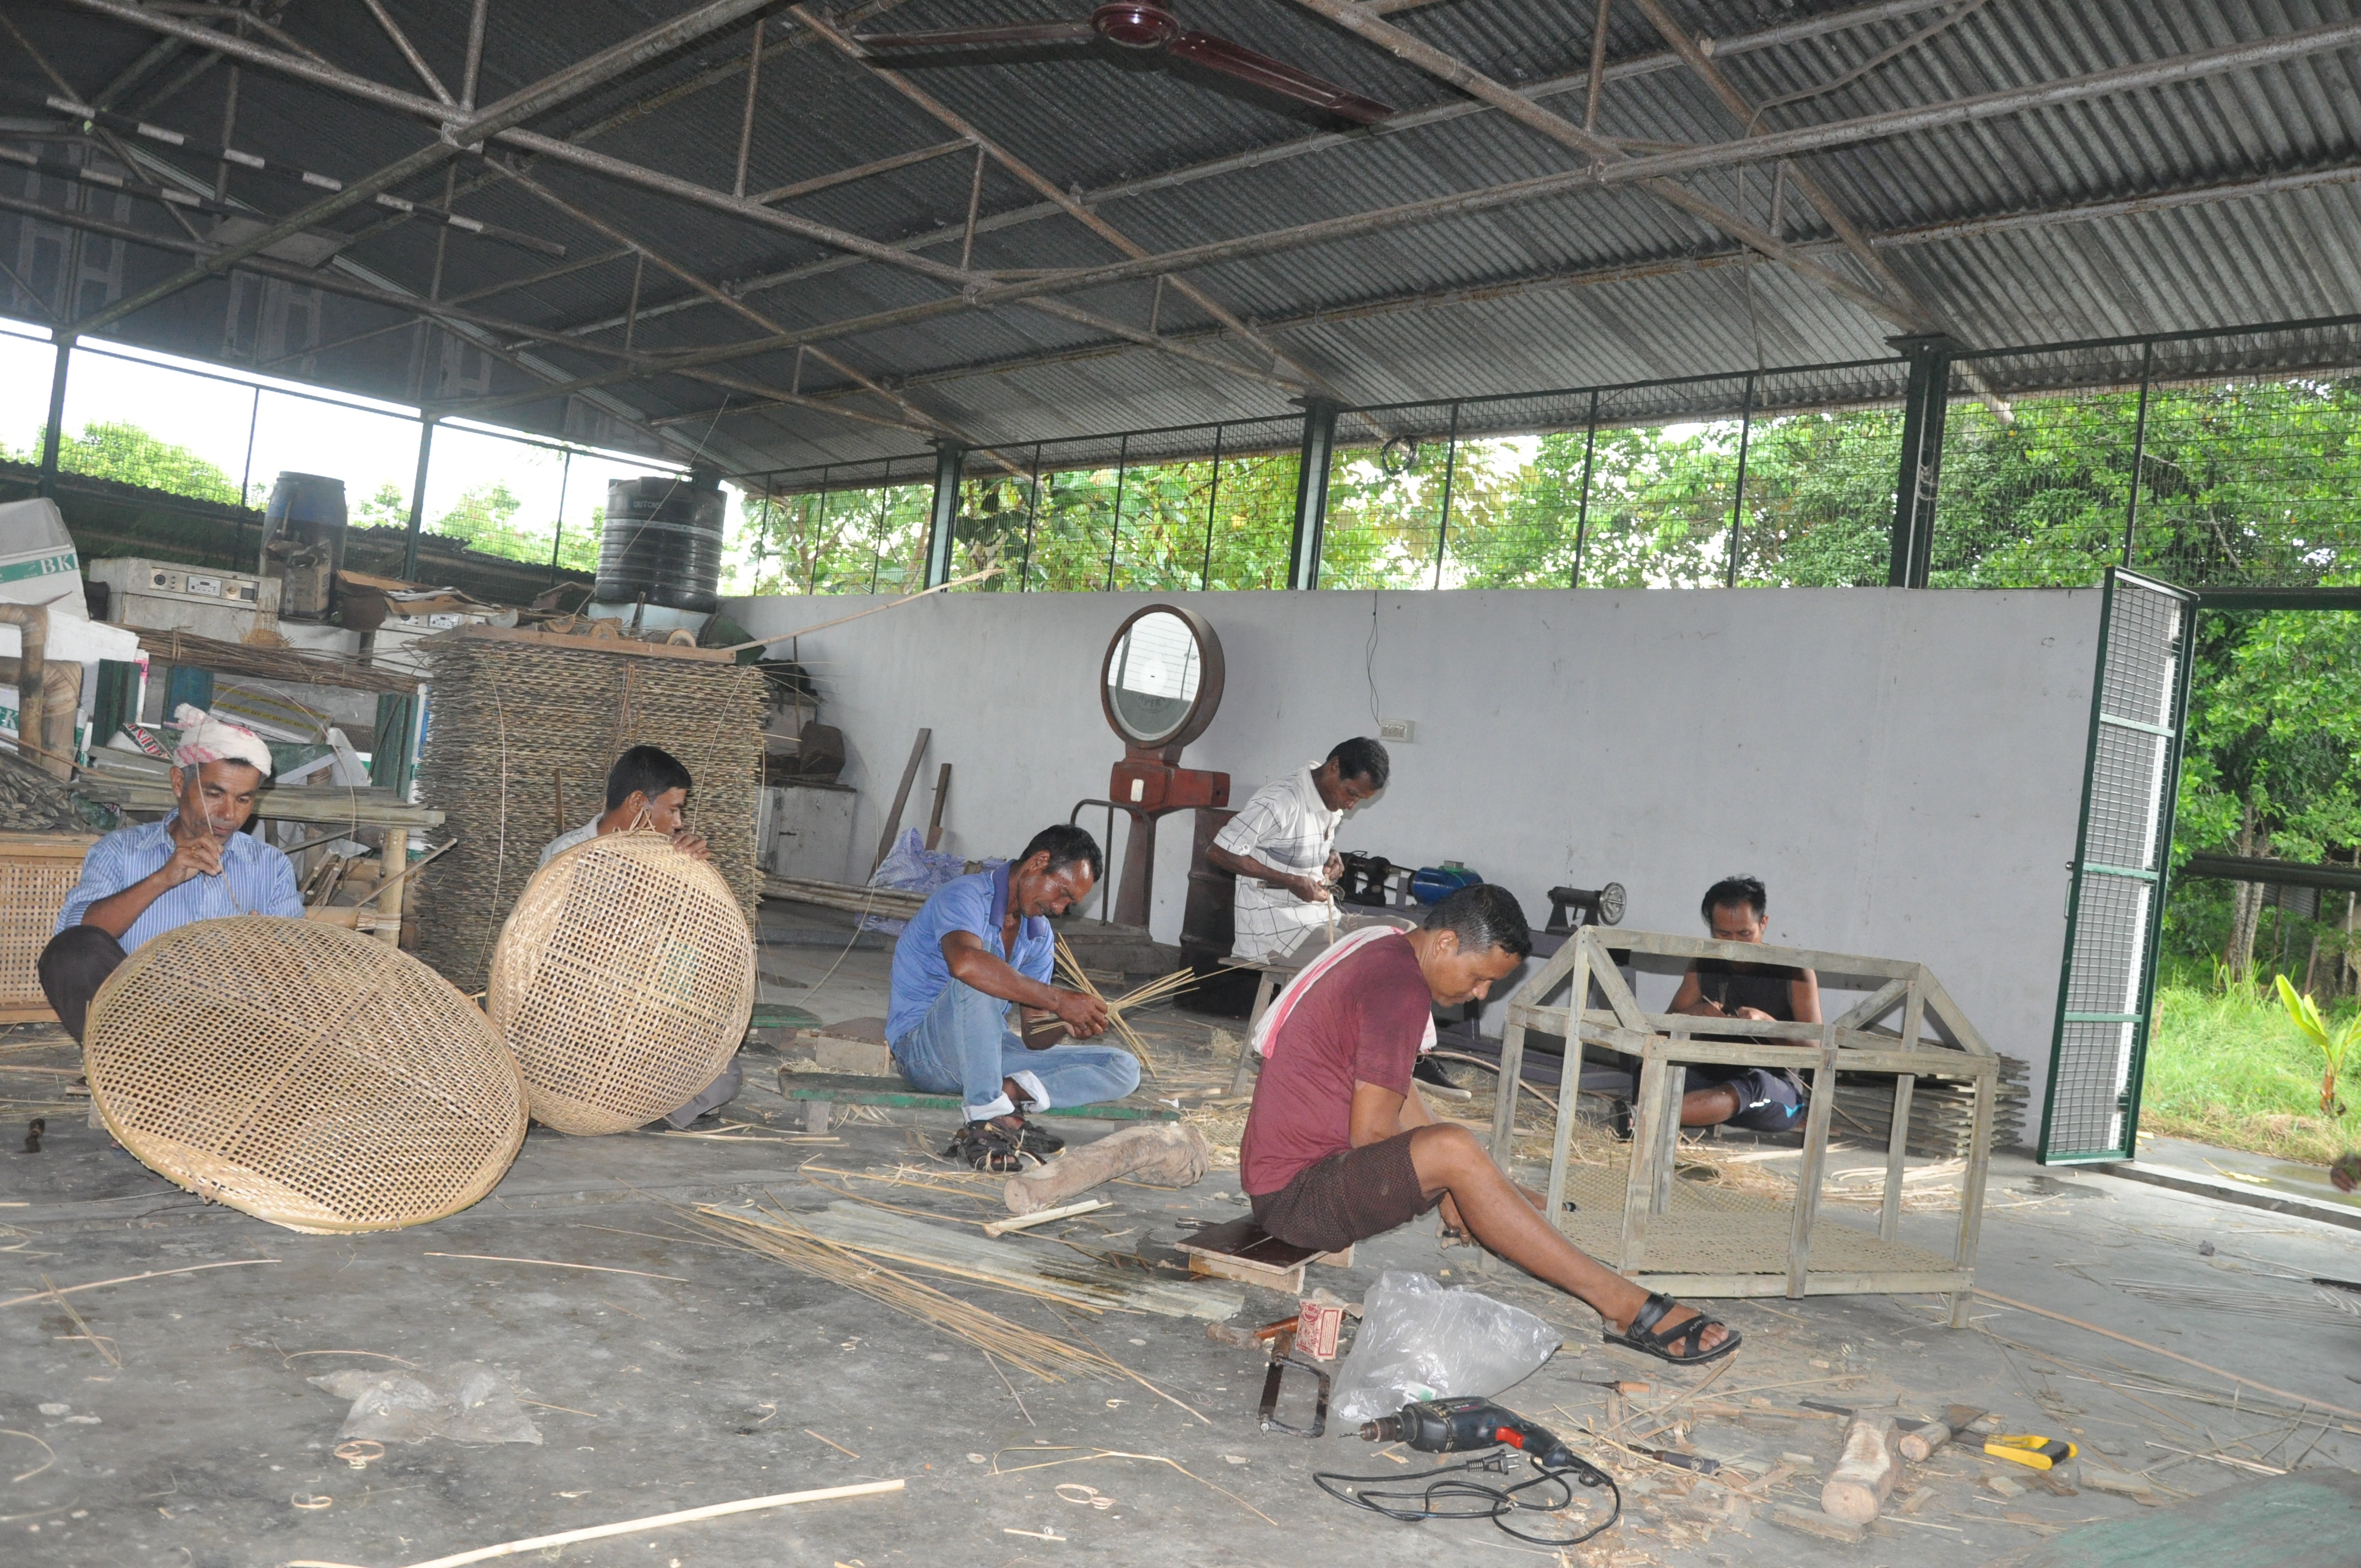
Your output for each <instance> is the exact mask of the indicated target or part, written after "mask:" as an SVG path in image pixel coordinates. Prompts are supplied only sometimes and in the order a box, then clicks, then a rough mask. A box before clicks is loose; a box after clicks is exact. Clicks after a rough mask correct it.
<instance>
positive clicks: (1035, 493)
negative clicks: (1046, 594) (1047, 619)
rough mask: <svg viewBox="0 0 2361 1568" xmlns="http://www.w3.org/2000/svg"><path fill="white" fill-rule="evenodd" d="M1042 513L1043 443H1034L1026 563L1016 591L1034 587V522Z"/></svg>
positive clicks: (1027, 505) (1027, 504)
mask: <svg viewBox="0 0 2361 1568" xmlns="http://www.w3.org/2000/svg"><path fill="white" fill-rule="evenodd" d="M1040 515H1041V444H1040V443H1039V442H1038V441H1037V442H1035V443H1034V444H1033V482H1032V483H1031V484H1030V485H1029V486H1027V488H1026V491H1025V565H1023V566H1022V567H1021V568H1020V569H1019V570H1018V572H1017V576H1016V591H1017V592H1018V593H1020V594H1021V593H1028V592H1030V591H1031V590H1032V587H1033V524H1034V521H1035V520H1036V519H1038V517H1039V516H1040Z"/></svg>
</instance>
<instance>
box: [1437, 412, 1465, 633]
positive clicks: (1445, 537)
mask: <svg viewBox="0 0 2361 1568" xmlns="http://www.w3.org/2000/svg"><path fill="white" fill-rule="evenodd" d="M1458 472H1459V405H1458V404H1457V403H1453V404H1452V405H1451V433H1450V434H1449V435H1447V436H1445V437H1444V443H1443V515H1442V517H1441V518H1440V519H1439V520H1437V521H1436V522H1435V525H1434V586H1435V587H1437V588H1440V587H1443V557H1444V552H1446V551H1447V550H1449V549H1450V548H1451V481H1452V479H1453V478H1454V477H1455V476H1456V475H1457V474H1458Z"/></svg>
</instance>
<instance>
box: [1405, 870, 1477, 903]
mask: <svg viewBox="0 0 2361 1568" xmlns="http://www.w3.org/2000/svg"><path fill="white" fill-rule="evenodd" d="M1483 880H1484V879H1483V878H1482V877H1480V876H1478V875H1477V874H1476V873H1475V872H1471V871H1469V870H1468V869H1467V868H1466V866H1463V865H1461V864H1460V863H1459V862H1458V861H1444V862H1443V863H1442V864H1441V865H1439V866H1422V867H1420V868H1419V871H1418V874H1417V875H1415V876H1413V877H1411V879H1410V895H1411V897H1412V898H1415V899H1417V900H1418V901H1419V902H1420V903H1421V904H1440V903H1442V902H1443V901H1444V899H1446V898H1449V897H1450V896H1451V895H1452V894H1455V893H1457V892H1458V891H1459V890H1460V889H1461V888H1463V887H1474V886H1476V885H1477V883H1481V882H1482V881H1483Z"/></svg>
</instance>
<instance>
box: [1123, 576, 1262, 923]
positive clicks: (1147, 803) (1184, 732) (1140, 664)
mask: <svg viewBox="0 0 2361 1568" xmlns="http://www.w3.org/2000/svg"><path fill="white" fill-rule="evenodd" d="M1223 676H1224V665H1223V663H1222V640H1221V639H1220V638H1219V637H1217V636H1215V635H1214V633H1213V627H1212V626H1211V625H1209V624H1208V623H1207V622H1206V620H1205V618H1204V617H1203V616H1202V615H1199V614H1198V613H1197V612H1196V611H1194V610H1190V609H1180V607H1179V606H1177V605H1169V604H1151V605H1148V606H1147V607H1145V608H1144V609H1137V610H1134V611H1133V612H1132V613H1131V614H1130V615H1129V616H1127V617H1126V618H1125V620H1124V622H1123V624H1122V625H1120V626H1118V627H1116V628H1115V635H1114V636H1113V637H1112V638H1110V639H1109V640H1108V641H1107V650H1106V656H1105V658H1104V660H1102V661H1101V663H1100V665H1099V706H1100V707H1101V709H1102V710H1103V711H1104V713H1105V715H1106V721H1107V727H1108V728H1109V729H1113V730H1114V731H1115V735H1116V738H1117V739H1119V740H1122V741H1123V745H1124V757H1123V761H1122V762H1117V763H1116V764H1115V771H1114V773H1113V776H1112V777H1111V778H1110V780H1109V781H1108V784H1107V797H1108V799H1109V800H1110V801H1111V802H1113V804H1114V805H1115V807H1116V808H1117V809H1119V810H1121V811H1123V812H1126V813H1127V814H1128V815H1129V816H1130V817H1131V832H1130V835H1129V837H1128V839H1126V842H1125V845H1124V857H1123V881H1122V883H1120V884H1119V885H1118V887H1117V889H1116V893H1115V923H1116V924H1117V925H1122V926H1146V925H1147V924H1148V908H1149V901H1150V898H1151V894H1152V885H1151V884H1152V882H1153V879H1154V876H1155V871H1156V819H1157V818H1158V817H1164V816H1169V815H1170V814H1171V813H1172V812H1175V811H1194V810H1196V809H1198V808H1199V807H1201V806H1227V805H1228V804H1229V802H1230V775H1229V774H1227V773H1209V772H1206V771H1204V770H1202V769H1199V768H1184V767H1181V766H1180V751H1181V749H1182V748H1183V747H1185V746H1187V745H1188V744H1189V742H1190V741H1191V740H1196V739H1197V738H1198V737H1199V736H1201V735H1202V734H1203V733H1204V732H1205V729H1206V727H1207V726H1208V725H1210V724H1212V723H1213V715H1214V714H1215V713H1216V712H1217V711H1218V710H1219V709H1220V707H1221V706H1222V681H1223ZM1110 848H1112V846H1110Z"/></svg>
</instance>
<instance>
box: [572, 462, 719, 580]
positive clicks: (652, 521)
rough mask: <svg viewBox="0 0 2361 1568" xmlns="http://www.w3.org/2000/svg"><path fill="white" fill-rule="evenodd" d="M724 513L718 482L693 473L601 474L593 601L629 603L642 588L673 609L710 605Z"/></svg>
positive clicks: (717, 567)
mask: <svg viewBox="0 0 2361 1568" xmlns="http://www.w3.org/2000/svg"><path fill="white" fill-rule="evenodd" d="M727 511H728V509H727V507H726V506H725V505H724V497H723V496H722V494H721V489H720V487H719V485H718V484H716V483H714V482H713V481H711V480H705V479H700V478H698V477H695V476H691V475H684V474H649V475H646V476H643V477H640V478H637V479H610V480H609V481H608V483H607V526H606V530H605V532H602V533H601V534H600V535H599V537H598V599H599V602H601V603H603V604H631V603H633V602H634V601H636V600H637V599H638V598H640V597H641V596H642V595H643V594H644V595H645V596H647V601H648V603H650V604H660V605H669V606H671V607H672V608H673V609H686V610H709V609H717V608H718V607H719V604H720V598H719V591H718V590H719V587H720V585H721V536H722V531H723V526H724V519H725V516H726V514H727Z"/></svg>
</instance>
